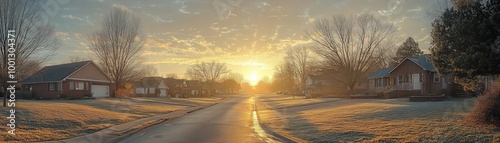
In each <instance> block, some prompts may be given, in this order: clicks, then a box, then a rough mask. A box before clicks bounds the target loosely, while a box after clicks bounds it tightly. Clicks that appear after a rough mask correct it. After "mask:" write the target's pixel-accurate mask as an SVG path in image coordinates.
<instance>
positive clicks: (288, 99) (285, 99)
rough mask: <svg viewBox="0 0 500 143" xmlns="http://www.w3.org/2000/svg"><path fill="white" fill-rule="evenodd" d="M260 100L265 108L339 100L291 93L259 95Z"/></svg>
mask: <svg viewBox="0 0 500 143" xmlns="http://www.w3.org/2000/svg"><path fill="white" fill-rule="evenodd" d="M259 99H260V101H262V102H263V103H264V105H265V107H266V108H271V109H283V108H289V107H297V106H304V105H311V104H317V103H324V102H334V101H338V100H340V99H339V98H311V99H305V98H304V96H295V97H293V96H292V95H281V94H271V95H260V96H259Z"/></svg>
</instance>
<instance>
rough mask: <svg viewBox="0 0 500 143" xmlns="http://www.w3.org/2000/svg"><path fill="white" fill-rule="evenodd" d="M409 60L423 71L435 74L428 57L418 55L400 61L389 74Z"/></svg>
mask: <svg viewBox="0 0 500 143" xmlns="http://www.w3.org/2000/svg"><path fill="white" fill-rule="evenodd" d="M406 60H410V61H411V62H413V63H415V64H417V65H418V66H420V67H421V68H422V69H423V70H426V71H431V72H436V68H434V65H432V61H431V60H430V59H429V57H428V55H420V56H415V57H408V58H406V59H405V60H403V61H401V62H400V63H399V64H398V65H397V66H396V67H394V68H393V69H392V70H391V71H390V72H389V73H391V72H392V71H394V69H396V68H398V67H399V65H401V64H402V63H403V62H404V61H406Z"/></svg>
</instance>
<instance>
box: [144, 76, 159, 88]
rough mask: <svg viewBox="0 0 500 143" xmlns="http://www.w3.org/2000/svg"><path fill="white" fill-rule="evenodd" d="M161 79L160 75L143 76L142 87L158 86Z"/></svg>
mask: <svg viewBox="0 0 500 143" xmlns="http://www.w3.org/2000/svg"><path fill="white" fill-rule="evenodd" d="M161 80H163V79H162V78H161V77H144V78H142V79H141V82H140V83H142V87H146V88H154V87H158V84H160V83H161Z"/></svg>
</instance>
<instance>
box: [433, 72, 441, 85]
mask: <svg viewBox="0 0 500 143" xmlns="http://www.w3.org/2000/svg"><path fill="white" fill-rule="evenodd" d="M433 79H434V82H435V83H438V82H439V81H440V78H439V74H438V73H433Z"/></svg>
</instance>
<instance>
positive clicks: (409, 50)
mask: <svg viewBox="0 0 500 143" xmlns="http://www.w3.org/2000/svg"><path fill="white" fill-rule="evenodd" d="M422 54H424V52H423V51H422V50H420V48H419V47H418V43H417V42H416V41H415V40H414V39H413V38H411V37H408V39H406V41H405V42H404V43H403V44H401V46H399V48H398V50H397V52H396V55H395V56H394V58H393V62H392V64H391V65H392V66H395V65H397V64H398V63H399V62H401V61H402V60H404V59H406V58H407V57H414V56H418V55H422Z"/></svg>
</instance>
